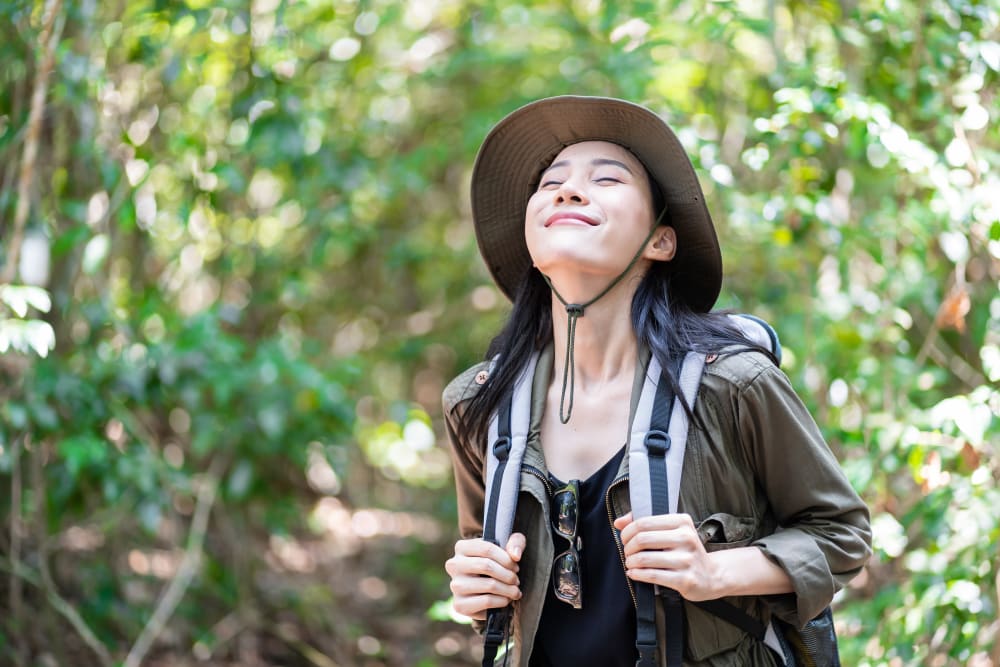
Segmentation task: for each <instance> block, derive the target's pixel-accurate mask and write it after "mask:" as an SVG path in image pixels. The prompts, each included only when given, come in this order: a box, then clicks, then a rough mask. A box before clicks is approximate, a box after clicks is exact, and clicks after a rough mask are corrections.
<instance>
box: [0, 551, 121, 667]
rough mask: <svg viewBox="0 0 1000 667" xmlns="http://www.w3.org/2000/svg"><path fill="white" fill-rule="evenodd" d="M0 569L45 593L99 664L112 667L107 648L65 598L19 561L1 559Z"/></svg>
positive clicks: (53, 606) (112, 663)
mask: <svg viewBox="0 0 1000 667" xmlns="http://www.w3.org/2000/svg"><path fill="white" fill-rule="evenodd" d="M0 570H5V571H7V572H8V573H9V574H10V575H11V577H12V578H13V579H15V580H17V581H26V582H28V583H29V584H31V585H32V586H35V587H36V588H39V589H41V590H42V591H43V592H44V593H45V597H46V598H47V599H48V602H49V604H50V605H52V608H53V609H55V610H56V611H57V612H59V613H60V614H61V615H62V616H63V618H65V619H66V620H67V621H69V624H70V625H72V626H73V629H74V630H76V633H77V634H78V635H80V638H81V639H83V641H84V643H85V644H86V645H87V646H89V647H90V649H91V650H92V651H93V652H94V654H95V655H96V656H97V657H98V659H99V660H100V663H101V665H103V666H104V667H112V665H114V661H113V660H112V659H111V654H110V653H108V649H107V648H106V647H105V646H104V644H102V643H101V640H100V639H98V638H97V636H96V635H95V634H94V633H93V632H92V631H91V630H90V628H89V627H88V626H87V623H86V621H84V620H83V618H82V617H81V616H80V614H79V613H78V612H77V611H76V609H74V608H73V607H72V606H71V605H70V604H69V603H68V602H66V600H64V599H63V598H62V596H61V595H59V593H58V592H57V591H55V590H53V589H51V588H49V587H48V586H46V584H45V582H43V581H42V580H41V578H40V577H39V576H37V575H36V574H35V573H33V572H32V571H31V570H30V569H28V567H27V566H25V565H23V564H21V563H14V562H11V564H10V565H7V564H6V563H4V562H3V561H0Z"/></svg>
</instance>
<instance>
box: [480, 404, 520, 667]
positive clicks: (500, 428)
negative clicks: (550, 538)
mask: <svg viewBox="0 0 1000 667" xmlns="http://www.w3.org/2000/svg"><path fill="white" fill-rule="evenodd" d="M513 400H514V398H513V396H511V397H510V398H508V399H507V400H506V401H501V402H500V410H499V412H498V413H497V440H496V442H495V443H493V453H494V454H495V455H496V457H497V462H498V463H497V468H496V472H494V473H493V486H492V488H491V489H490V504H489V507H488V508H487V511H486V520H485V521H484V522H483V539H484V540H486V541H488V542H492V543H493V544H496V545H497V546H499V547H501V548H503V547H505V546H506V545H503V544H500V542H499V540H497V534H496V533H497V506H498V505H499V503H500V486H501V484H502V482H503V474H504V470H505V469H506V468H507V460H508V457H509V455H510V448H511V439H510V413H511V409H512V403H513ZM510 620H511V614H510V605H509V604H508V605H507V606H505V607H501V608H499V609H489V610H487V611H486V631H485V632H484V633H483V667H493V662H494V661H495V660H496V657H497V651H498V650H499V649H500V645H501V644H503V643H504V641H505V640H506V638H507V633H508V630H509V629H510Z"/></svg>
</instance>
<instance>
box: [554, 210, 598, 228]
mask: <svg viewBox="0 0 1000 667" xmlns="http://www.w3.org/2000/svg"><path fill="white" fill-rule="evenodd" d="M558 223H563V224H577V225H581V224H582V225H588V226H590V227H596V226H597V221H596V220H594V219H593V218H588V217H587V216H585V215H581V214H579V213H556V214H555V215H552V216H550V217H549V219H548V220H546V221H545V226H546V227H551V226H552V225H555V224H558Z"/></svg>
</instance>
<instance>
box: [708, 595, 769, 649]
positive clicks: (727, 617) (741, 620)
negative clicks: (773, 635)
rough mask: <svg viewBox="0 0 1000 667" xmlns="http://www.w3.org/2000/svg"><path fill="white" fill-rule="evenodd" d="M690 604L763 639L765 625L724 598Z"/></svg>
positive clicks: (757, 638)
mask: <svg viewBox="0 0 1000 667" xmlns="http://www.w3.org/2000/svg"><path fill="white" fill-rule="evenodd" d="M691 604H693V605H695V606H696V607H700V608H701V609H704V610H705V611H707V612H708V613H710V614H712V615H713V616H716V617H718V618H721V619H722V620H723V621H725V622H726V623H729V624H730V625H735V626H736V627H737V628H739V629H740V630H742V631H743V632H745V633H747V634H748V635H750V636H751V637H753V638H754V639H756V640H757V641H764V636H765V635H766V634H767V626H766V625H764V624H763V623H761V622H760V621H759V620H757V619H756V618H754V617H753V616H751V615H750V614H748V613H746V612H745V611H743V610H742V609H740V608H739V607H737V606H735V605H732V604H729V603H728V602H726V601H725V600H702V601H701V602H692V603H691Z"/></svg>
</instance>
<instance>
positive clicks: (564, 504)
mask: <svg viewBox="0 0 1000 667" xmlns="http://www.w3.org/2000/svg"><path fill="white" fill-rule="evenodd" d="M555 505H556V516H555V521H554V522H553V527H554V528H555V529H556V532H558V533H559V534H560V535H562V536H563V537H565V538H566V539H568V540H572V539H573V537H574V536H575V535H576V510H577V501H576V492H575V489H573V488H571V487H566V488H565V489H562V490H561V491H559V492H558V493H557V494H556V496H555Z"/></svg>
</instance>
